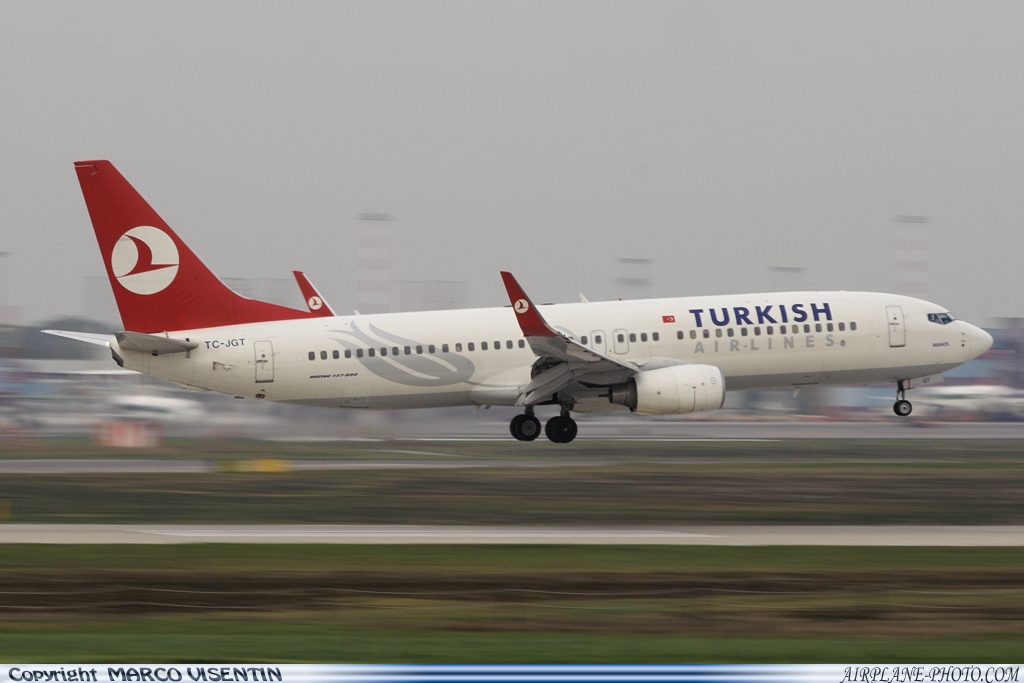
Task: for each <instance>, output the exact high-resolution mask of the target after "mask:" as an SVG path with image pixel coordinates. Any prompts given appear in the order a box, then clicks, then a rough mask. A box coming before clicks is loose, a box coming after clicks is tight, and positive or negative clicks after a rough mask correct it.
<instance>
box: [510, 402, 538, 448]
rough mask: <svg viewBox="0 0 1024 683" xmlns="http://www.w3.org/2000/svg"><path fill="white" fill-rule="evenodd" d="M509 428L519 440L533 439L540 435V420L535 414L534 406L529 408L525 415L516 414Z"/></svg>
mask: <svg viewBox="0 0 1024 683" xmlns="http://www.w3.org/2000/svg"><path fill="white" fill-rule="evenodd" d="M508 429H509V431H510V432H512V436H514V437H515V438H516V439H517V440H519V441H533V440H534V439H536V438H537V437H538V436H540V420H538V419H537V418H536V417H534V415H533V408H527V409H526V413H525V414H524V415H516V416H515V417H513V418H512V422H511V423H509V426H508Z"/></svg>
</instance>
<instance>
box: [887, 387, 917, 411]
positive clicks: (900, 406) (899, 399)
mask: <svg viewBox="0 0 1024 683" xmlns="http://www.w3.org/2000/svg"><path fill="white" fill-rule="evenodd" d="M906 394H907V390H906V388H905V386H904V384H903V380H900V381H899V382H897V383H896V403H894V404H893V405H892V412H894V413H896V414H897V415H899V416H900V417H906V416H907V415H910V411H911V410H913V409H914V407H913V406H912V405H910V401H908V400H907V399H906Z"/></svg>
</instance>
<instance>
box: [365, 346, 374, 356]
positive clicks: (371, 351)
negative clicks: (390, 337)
mask: <svg viewBox="0 0 1024 683" xmlns="http://www.w3.org/2000/svg"><path fill="white" fill-rule="evenodd" d="M374 353H375V352H374V350H373V347H370V348H368V349H366V355H367V356H369V357H370V358H373V356H374Z"/></svg>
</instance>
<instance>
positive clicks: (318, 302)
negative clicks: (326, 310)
mask: <svg viewBox="0 0 1024 683" xmlns="http://www.w3.org/2000/svg"><path fill="white" fill-rule="evenodd" d="M306 305H307V306H309V310H311V311H319V310H320V309H321V308H323V306H324V301H323V299H321V298H320V297H318V296H311V297H309V301H307V302H306Z"/></svg>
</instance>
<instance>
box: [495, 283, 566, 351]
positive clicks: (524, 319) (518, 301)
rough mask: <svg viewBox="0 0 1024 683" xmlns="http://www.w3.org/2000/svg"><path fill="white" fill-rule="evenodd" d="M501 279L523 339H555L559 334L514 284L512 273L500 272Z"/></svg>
mask: <svg viewBox="0 0 1024 683" xmlns="http://www.w3.org/2000/svg"><path fill="white" fill-rule="evenodd" d="M501 279H502V280H503V281H504V282H505V289H506V291H508V298H509V301H511V302H512V310H513V311H515V312H516V320H518V321H519V328H520V329H521V330H522V331H523V336H524V337H557V336H559V334H558V333H557V332H555V331H554V330H553V329H551V326H550V325H548V324H547V322H546V321H545V320H544V318H543V317H541V314H540V312H538V311H537V307H536V306H534V305H533V302H532V301H530V297H528V296H526V292H524V291H523V288H522V287H520V286H519V283H518V282H516V279H515V277H513V275H512V273H508V272H506V271H504V270H503V271H501Z"/></svg>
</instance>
